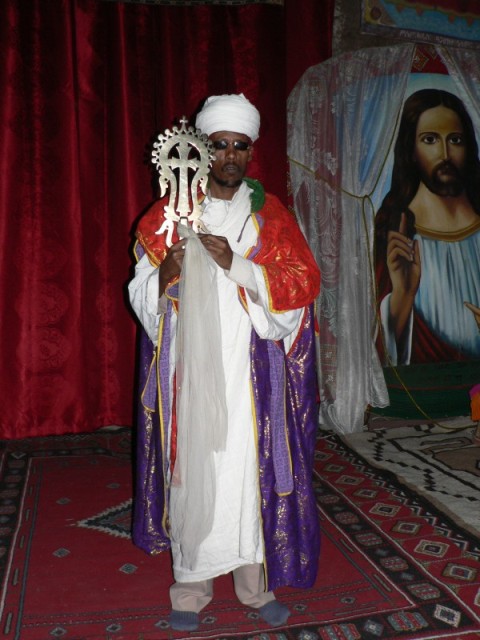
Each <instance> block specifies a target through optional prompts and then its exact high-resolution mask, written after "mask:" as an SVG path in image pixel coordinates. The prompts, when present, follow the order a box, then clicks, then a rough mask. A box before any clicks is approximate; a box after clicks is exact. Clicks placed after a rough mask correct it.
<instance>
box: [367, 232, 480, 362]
mask: <svg viewBox="0 0 480 640" xmlns="http://www.w3.org/2000/svg"><path fill="white" fill-rule="evenodd" d="M452 235H453V234H452ZM444 236H445V239H436V238H430V237H426V236H421V235H419V234H417V235H416V236H415V239H416V240H417V241H418V242H419V245H420V258H421V265H422V275H421V278H420V286H419V288H418V291H417V294H416V296H415V302H414V310H413V311H412V313H411V314H410V318H409V323H408V339H407V340H405V349H404V351H403V352H402V353H397V345H396V342H395V335H394V332H393V330H392V325H391V322H390V294H389V295H388V296H386V297H385V298H384V299H383V300H382V303H381V306H380V314H381V319H382V327H383V331H384V336H385V344H386V347H387V351H388V354H389V356H390V358H391V360H392V364H393V365H397V364H410V358H411V352H412V328H413V313H417V314H419V316H420V317H421V318H422V320H423V321H424V322H425V323H426V325H427V326H428V327H429V328H430V330H431V331H432V332H433V333H434V334H435V335H437V336H438V337H439V338H440V339H441V340H443V341H444V342H446V343H447V344H449V345H451V346H453V347H455V348H456V349H458V350H459V351H461V352H462V353H464V354H465V355H467V357H469V358H472V359H475V358H480V334H479V331H478V327H477V324H476V322H475V318H474V316H473V313H472V312H471V311H470V310H469V309H467V307H465V305H464V302H471V303H472V304H474V305H475V306H477V307H480V230H477V231H475V232H474V233H472V234H471V235H468V236H467V237H465V238H463V239H461V240H452V241H448V239H447V238H448V234H444ZM453 237H455V236H453Z"/></svg>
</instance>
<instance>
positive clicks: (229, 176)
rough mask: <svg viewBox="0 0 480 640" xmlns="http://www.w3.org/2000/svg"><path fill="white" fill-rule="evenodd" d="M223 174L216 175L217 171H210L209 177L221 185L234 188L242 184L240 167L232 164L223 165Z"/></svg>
mask: <svg viewBox="0 0 480 640" xmlns="http://www.w3.org/2000/svg"><path fill="white" fill-rule="evenodd" d="M222 173H223V176H224V177H223V176H220V175H218V172H217V171H211V172H210V177H211V178H213V180H214V181H215V182H216V183H217V184H218V185H219V186H221V187H227V188H230V189H236V188H237V187H239V186H240V185H241V184H242V178H243V172H242V171H241V170H240V167H238V166H237V165H234V164H228V165H225V167H223V168H222Z"/></svg>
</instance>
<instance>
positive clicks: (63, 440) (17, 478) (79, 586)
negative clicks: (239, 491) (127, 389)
mask: <svg viewBox="0 0 480 640" xmlns="http://www.w3.org/2000/svg"><path fill="white" fill-rule="evenodd" d="M131 468H132V467H131V436H130V431H129V430H126V429H122V430H119V431H117V432H107V431H100V432H96V433H94V434H87V435H76V436H63V437H58V436H53V437H49V438H32V439H27V440H21V441H7V442H3V443H1V473H0V570H1V576H2V583H1V584H2V595H1V604H0V607H1V610H0V640H1V638H3V639H5V640H7V639H8V640H10V639H14V638H15V639H17V638H18V639H21V640H47V639H48V640H55V639H58V640H62V639H65V640H80V639H87V638H95V639H98V640H100V639H108V640H126V639H128V640H149V639H151V640H153V639H156V640H167V639H175V640H179V639H180V638H197V639H198V638H201V639H207V638H210V639H227V638H237V639H238V640H247V639H249V640H293V639H296V640H317V639H318V640H347V639H348V640H356V639H372V640H376V639H379V638H381V639H385V638H402V639H404V640H414V639H415V640H416V639H423V638H451V639H456V640H460V639H462V640H472V639H473V638H480V618H479V614H480V583H479V576H480V572H479V569H480V565H479V555H480V541H479V539H478V538H476V537H475V536H473V535H472V534H471V533H468V532H467V531H465V530H463V529H462V528H460V527H459V526H458V525H456V524H455V522H453V521H452V520H451V519H449V517H448V516H447V515H444V514H443V513H442V512H441V511H439V507H438V506H434V505H432V504H430V503H429V502H428V501H426V500H425V499H424V498H422V497H420V496H419V495H417V494H416V493H415V492H414V491H413V490H412V489H411V488H408V487H407V486H404V485H402V484H401V483H400V482H399V481H398V480H397V479H396V477H395V476H394V475H393V474H390V473H389V472H385V471H380V470H378V469H376V468H374V467H372V466H369V464H368V463H367V462H365V461H364V460H363V459H362V458H360V457H359V456H358V454H356V453H355V452H354V451H353V450H351V449H350V448H348V446H347V445H345V444H344V443H343V442H342V441H341V440H340V439H339V438H338V437H336V436H335V435H333V434H330V433H325V432H323V433H322V434H321V435H320V436H319V439H318V446H317V454H316V468H315V486H316V492H317V495H318V509H319V518H320V520H321V524H322V530H323V546H322V553H321V558H320V571H319V578H318V580H317V584H316V585H315V587H314V588H313V589H311V590H308V591H304V590H295V589H288V588H285V589H282V590H279V591H278V597H279V598H280V599H281V600H282V601H284V602H285V603H286V604H287V605H288V606H289V607H290V609H291V611H292V615H291V617H290V618H289V621H288V625H287V626H285V627H282V628H277V629H269V628H267V626H266V625H265V624H264V623H263V622H262V621H261V620H260V619H259V618H258V616H257V614H256V613H255V611H253V610H249V609H247V608H245V607H243V606H242V605H240V604H239V603H238V602H237V601H236V599H235V596H234V593H233V588H232V584H231V579H230V577H229V576H222V577H220V578H218V579H217V580H216V581H215V597H214V600H213V602H212V603H211V604H210V605H209V606H208V607H207V608H206V609H205V610H204V611H203V612H202V614H201V625H200V628H199V631H198V632H195V633H190V634H185V633H183V634H182V633H178V632H174V631H172V630H171V629H170V627H169V624H168V614H169V606H168V603H169V599H168V587H169V585H170V582H171V577H170V559H169V555H168V554H167V553H165V554H161V555H159V556H156V557H149V556H147V555H146V554H144V553H143V552H142V551H140V550H139V549H137V548H136V547H135V546H134V545H133V544H132V542H131V539H130V523H131V522H130V511H131V497H132V477H131V474H132V471H131Z"/></svg>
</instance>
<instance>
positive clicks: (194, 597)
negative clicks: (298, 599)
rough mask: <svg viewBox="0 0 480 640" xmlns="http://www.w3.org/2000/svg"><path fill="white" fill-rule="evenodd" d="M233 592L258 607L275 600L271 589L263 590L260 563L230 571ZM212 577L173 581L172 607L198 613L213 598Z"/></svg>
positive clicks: (244, 601) (263, 580) (251, 605)
mask: <svg viewBox="0 0 480 640" xmlns="http://www.w3.org/2000/svg"><path fill="white" fill-rule="evenodd" d="M232 574H233V585H234V588H235V594H236V596H237V598H238V599H239V600H240V602H241V603H242V604H244V605H246V606H248V607H253V608H254V609H258V608H260V607H262V606H263V605H264V604H267V602H271V601H272V600H275V596H274V595H273V591H265V577H264V571H263V565H262V564H246V565H244V566H242V567H238V568H237V569H234V570H233V571H232ZM213 580H214V579H213V578H211V579H210V580H201V581H200V582H175V583H174V584H173V585H172V586H171V587H170V600H171V602H172V609H175V610H176V611H194V612H195V613H199V612H200V611H201V610H202V609H203V608H204V607H206V606H207V604H208V603H209V602H210V600H211V599H212V598H213Z"/></svg>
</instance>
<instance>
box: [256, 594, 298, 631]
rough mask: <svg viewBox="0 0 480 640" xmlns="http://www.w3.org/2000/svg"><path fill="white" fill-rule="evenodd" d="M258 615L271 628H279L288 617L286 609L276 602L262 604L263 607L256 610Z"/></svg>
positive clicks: (288, 613)
mask: <svg viewBox="0 0 480 640" xmlns="http://www.w3.org/2000/svg"><path fill="white" fill-rule="evenodd" d="M258 613H259V614H260V616H261V617H262V618H263V619H264V620H265V622H266V623H267V624H269V625H270V626H271V627H279V626H280V625H282V624H285V622H286V621H287V620H288V616H289V615H290V611H289V609H288V607H286V606H285V605H284V604H282V603H281V602H279V601H278V600H272V601H271V602H267V604H264V605H263V607H260V608H259V609H258Z"/></svg>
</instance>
